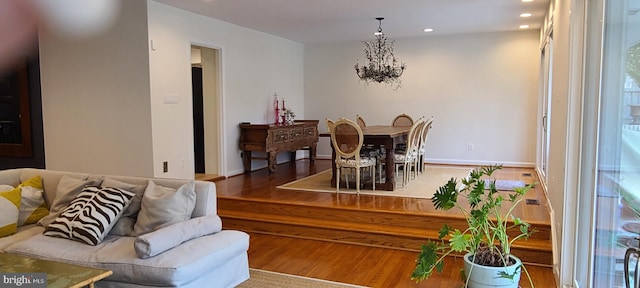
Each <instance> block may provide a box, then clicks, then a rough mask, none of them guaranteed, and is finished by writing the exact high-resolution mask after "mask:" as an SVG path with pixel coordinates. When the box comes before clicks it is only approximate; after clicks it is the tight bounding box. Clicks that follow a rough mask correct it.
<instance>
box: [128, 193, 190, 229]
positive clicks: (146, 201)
mask: <svg viewBox="0 0 640 288" xmlns="http://www.w3.org/2000/svg"><path fill="white" fill-rule="evenodd" d="M195 206H196V192H195V190H194V183H193V181H192V182H189V183H186V184H184V185H182V186H180V187H179V188H178V189H173V188H169V187H164V186H160V185H156V183H154V182H153V181H152V180H149V184H147V189H146V190H145V191H144V195H143V196H142V204H141V207H140V211H139V212H138V218H137V220H136V224H135V226H134V228H133V235H135V236H140V235H143V234H145V233H149V232H151V231H155V230H157V229H159V228H161V227H164V226H168V225H171V224H173V223H176V222H180V221H185V220H189V219H191V214H192V213H193V209H194V208H195Z"/></svg>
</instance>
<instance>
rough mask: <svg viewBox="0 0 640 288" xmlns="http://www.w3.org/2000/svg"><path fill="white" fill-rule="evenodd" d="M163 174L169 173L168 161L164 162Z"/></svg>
mask: <svg viewBox="0 0 640 288" xmlns="http://www.w3.org/2000/svg"><path fill="white" fill-rule="evenodd" d="M162 172H164V173H167V172H169V162H168V161H164V162H162Z"/></svg>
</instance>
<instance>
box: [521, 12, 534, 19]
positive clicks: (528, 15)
mask: <svg viewBox="0 0 640 288" xmlns="http://www.w3.org/2000/svg"><path fill="white" fill-rule="evenodd" d="M520 17H523V18H525V17H531V13H522V14H520Z"/></svg>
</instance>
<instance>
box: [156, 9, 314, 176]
mask: <svg viewBox="0 0 640 288" xmlns="http://www.w3.org/2000/svg"><path fill="white" fill-rule="evenodd" d="M148 7H149V40H150V41H152V43H153V49H152V50H151V51H150V57H149V58H150V67H151V108H152V118H153V123H154V125H153V152H154V154H153V158H154V162H155V165H154V167H153V168H154V174H155V175H156V176H161V177H178V178H193V177H194V168H193V165H194V164H193V163H194V159H193V129H192V126H193V124H192V119H191V110H192V108H191V72H190V71H191V70H190V69H191V68H190V67H191V64H190V63H191V55H190V54H191V44H195V45H198V46H204V47H211V48H219V49H220V51H221V54H220V55H221V62H222V92H223V93H222V97H223V99H222V109H221V110H222V111H221V112H222V113H223V115H224V119H223V121H221V123H222V125H223V127H222V135H221V137H222V139H221V140H222V144H221V147H222V149H223V151H224V153H223V159H221V161H223V163H224V165H225V166H226V169H223V170H224V171H226V174H225V175H234V174H239V173H242V171H243V170H242V161H241V158H240V151H239V148H238V139H239V129H238V124H239V123H240V122H245V121H248V122H252V123H267V122H270V121H271V118H272V117H269V115H270V113H272V112H271V110H272V101H273V93H274V92H278V95H282V96H283V97H285V98H286V99H287V106H289V107H292V108H293V109H294V111H296V112H297V114H298V118H304V111H303V105H304V103H303V102H304V101H303V100H304V99H303V92H304V91H303V76H302V75H303V52H304V51H303V47H302V45H301V44H299V43H296V42H293V41H289V40H286V39H282V38H278V37H275V36H272V35H268V34H265V33H261V32H257V31H255V30H250V29H247V28H243V27H240V26H236V25H232V24H229V23H226V22H222V21H219V20H216V19H212V18H207V17H204V16H200V15H197V14H194V13H190V12H186V11H183V10H179V9H176V8H173V7H170V6H167V5H164V4H159V3H156V2H154V1H149V2H148ZM167 96H169V97H176V98H177V99H178V104H164V98H165V97H167ZM283 156H284V155H283ZM163 161H169V173H162V162H163ZM254 165H255V166H256V167H255V168H258V167H260V166H262V167H266V161H254ZM172 167H174V168H172Z"/></svg>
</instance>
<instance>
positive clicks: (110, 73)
mask: <svg viewBox="0 0 640 288" xmlns="http://www.w3.org/2000/svg"><path fill="white" fill-rule="evenodd" d="M122 5H123V7H122V13H121V15H120V18H119V20H118V21H117V23H116V25H115V27H113V28H112V29H111V30H109V31H107V32H105V33H104V34H101V35H95V36H93V37H91V38H82V39H69V38H65V37H64V36H61V35H55V34H46V33H41V35H40V37H39V44H40V68H41V71H40V73H41V77H42V109H43V111H42V113H43V125H44V138H45V139H44V143H45V157H46V167H47V169H55V170H67V171H82V172H88V173H105V174H119V175H138V176H153V170H152V167H153V166H152V164H153V162H152V161H153V159H152V150H151V149H152V144H151V141H152V140H151V107H150V106H149V93H150V92H149V61H148V52H147V17H146V15H147V13H146V9H147V8H146V3H145V2H141V1H123V3H122Z"/></svg>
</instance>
